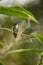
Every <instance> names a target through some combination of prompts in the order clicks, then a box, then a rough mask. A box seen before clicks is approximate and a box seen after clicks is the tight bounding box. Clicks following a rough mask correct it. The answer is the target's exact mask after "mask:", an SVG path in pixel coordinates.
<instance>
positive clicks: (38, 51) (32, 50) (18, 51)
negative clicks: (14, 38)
mask: <svg viewBox="0 0 43 65" xmlns="http://www.w3.org/2000/svg"><path fill="white" fill-rule="evenodd" d="M20 52H35V53H41V51H40V50H38V49H19V50H13V51H10V52H8V54H13V53H20Z"/></svg>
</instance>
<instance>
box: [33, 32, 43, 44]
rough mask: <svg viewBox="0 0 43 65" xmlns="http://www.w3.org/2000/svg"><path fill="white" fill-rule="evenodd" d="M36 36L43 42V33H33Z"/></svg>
mask: <svg viewBox="0 0 43 65" xmlns="http://www.w3.org/2000/svg"><path fill="white" fill-rule="evenodd" d="M33 35H34V36H35V38H36V39H37V40H38V41H39V42H40V43H41V44H43V36H42V35H41V34H37V33H36V34H33Z"/></svg>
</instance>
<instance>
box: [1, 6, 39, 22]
mask: <svg viewBox="0 0 43 65" xmlns="http://www.w3.org/2000/svg"><path fill="white" fill-rule="evenodd" d="M0 14H4V15H10V16H16V17H18V18H24V19H27V20H33V21H35V22H37V23H39V22H38V21H37V20H36V19H35V17H34V16H33V14H32V13H31V12H29V11H27V10H25V9H24V8H22V7H20V6H13V7H3V6H0Z"/></svg>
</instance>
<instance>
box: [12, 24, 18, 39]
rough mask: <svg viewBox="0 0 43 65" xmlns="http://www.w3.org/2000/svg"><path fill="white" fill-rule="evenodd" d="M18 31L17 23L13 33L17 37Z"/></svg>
mask: <svg viewBox="0 0 43 65" xmlns="http://www.w3.org/2000/svg"><path fill="white" fill-rule="evenodd" d="M17 33H18V24H17V23H15V24H14V26H13V34H14V37H15V38H16V37H17Z"/></svg>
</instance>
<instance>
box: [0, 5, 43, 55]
mask: <svg viewBox="0 0 43 65" xmlns="http://www.w3.org/2000/svg"><path fill="white" fill-rule="evenodd" d="M0 14H4V15H8V16H15V17H18V18H23V19H25V20H30V21H31V20H32V21H34V22H37V23H39V22H38V21H37V20H36V19H35V17H34V15H33V14H32V13H31V12H30V11H27V10H25V9H24V8H23V7H20V6H13V7H3V6H0ZM0 30H8V31H10V32H13V31H11V30H10V29H7V28H6V29H4V28H3V29H1V28H0ZM5 33H6V32H5ZM32 36H34V37H35V38H36V39H37V40H38V41H39V42H40V43H42V44H43V36H42V35H40V34H38V33H36V34H32ZM27 37H28V35H27ZM6 39H7V38H6ZM13 41H14V40H13ZM17 42H18V41H17ZM20 52H36V53H39V54H41V55H43V54H42V53H43V52H42V51H41V50H39V49H19V50H13V51H10V52H8V53H7V55H8V54H12V53H20Z"/></svg>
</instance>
